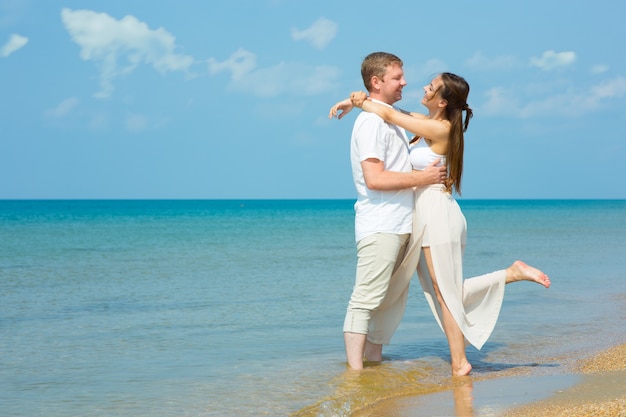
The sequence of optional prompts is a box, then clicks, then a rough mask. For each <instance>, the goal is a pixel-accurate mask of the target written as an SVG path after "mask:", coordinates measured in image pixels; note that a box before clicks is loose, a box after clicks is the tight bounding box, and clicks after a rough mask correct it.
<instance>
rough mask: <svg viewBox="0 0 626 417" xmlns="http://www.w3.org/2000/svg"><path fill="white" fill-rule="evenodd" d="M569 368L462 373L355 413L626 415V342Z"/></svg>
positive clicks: (364, 416) (419, 416)
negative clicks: (438, 387) (443, 385)
mask: <svg viewBox="0 0 626 417" xmlns="http://www.w3.org/2000/svg"><path fill="white" fill-rule="evenodd" d="M566 362H567V361H566ZM565 367H566V368H567V370H566V371H565V373H564V374H560V375H539V376H533V375H505V376H502V375H500V376H498V377H495V378H494V377H491V378H490V377H487V378H480V377H476V376H473V377H468V378H458V379H456V380H452V382H451V383H450V386H449V387H448V388H447V389H445V390H442V391H441V392H436V393H433V394H428V395H423V396H406V397H398V398H390V399H388V400H384V401H381V402H380V403H378V404H376V405H375V406H372V407H368V408H367V409H365V410H361V411H359V412H358V413H356V414H355V416H357V417H373V416H387V417H426V416H428V417H437V416H440V417H447V416H456V417H461V416H463V417H482V416H489V417H495V416H498V417H535V416H536V417H545V416H551V417H553V416H554V417H566V416H567V417H572V416H594V417H623V416H626V344H622V345H618V346H615V347H612V348H610V349H607V350H605V351H602V352H600V353H597V354H595V355H593V356H591V357H588V358H583V359H580V360H576V361H571V362H567V363H566V364H565Z"/></svg>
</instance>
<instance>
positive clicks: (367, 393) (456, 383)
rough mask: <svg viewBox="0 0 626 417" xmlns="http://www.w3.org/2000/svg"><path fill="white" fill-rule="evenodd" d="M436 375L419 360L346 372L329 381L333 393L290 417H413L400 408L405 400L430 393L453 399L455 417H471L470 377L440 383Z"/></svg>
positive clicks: (409, 411) (409, 412) (408, 411)
mask: <svg viewBox="0 0 626 417" xmlns="http://www.w3.org/2000/svg"><path fill="white" fill-rule="evenodd" d="M436 374H438V372H436V371H435V370H434V369H432V368H431V366H429V365H428V364H426V363H425V362H420V361H410V362H391V363H383V364H380V365H377V366H369V367H366V368H365V369H364V370H362V371H354V370H351V369H347V370H346V371H345V372H343V373H342V374H341V375H338V376H337V377H336V378H334V380H332V381H330V383H329V385H331V387H332V391H333V394H331V395H330V396H329V397H327V398H326V399H324V400H322V401H320V402H319V403H317V404H314V405H311V406H309V407H306V408H304V409H302V410H300V411H298V412H296V413H294V414H292V416H293V417H309V416H311V417H312V416H315V417H331V416H332V417H373V416H380V415H385V416H388V417H392V416H396V417H401V416H412V414H411V408H412V407H411V406H409V407H408V408H407V407H405V406H403V405H404V404H403V403H405V400H407V399H410V398H416V397H420V396H423V395H426V394H432V393H440V394H441V395H447V392H449V393H450V394H452V396H453V399H454V409H455V412H456V416H457V417H473V416H474V410H473V395H472V391H473V384H472V379H471V377H459V378H451V379H450V378H443V380H442V378H441V376H440V375H439V376H438V377H436V378H433V375H436ZM446 391H447V392H446ZM448 398H449V397H448ZM450 411H451V410H450ZM381 413H382V414H381Z"/></svg>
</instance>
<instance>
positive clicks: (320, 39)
mask: <svg viewBox="0 0 626 417" xmlns="http://www.w3.org/2000/svg"><path fill="white" fill-rule="evenodd" d="M337 28H338V26H337V23H335V22H333V21H332V20H328V19H326V18H324V17H320V18H319V19H317V20H316V21H315V22H313V24H312V25H311V27H310V28H308V29H304V30H298V29H295V28H293V29H291V38H292V39H293V40H295V41H300V40H305V41H307V42H309V43H310V44H311V45H312V46H313V47H314V48H315V49H324V48H325V47H326V46H327V45H328V44H329V43H330V41H332V40H333V38H334V37H335V35H337Z"/></svg>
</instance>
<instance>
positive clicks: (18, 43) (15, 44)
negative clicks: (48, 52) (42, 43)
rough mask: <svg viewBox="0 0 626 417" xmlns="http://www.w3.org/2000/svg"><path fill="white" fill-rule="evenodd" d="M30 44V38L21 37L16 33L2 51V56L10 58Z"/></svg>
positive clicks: (0, 53) (0, 50)
mask: <svg viewBox="0 0 626 417" xmlns="http://www.w3.org/2000/svg"><path fill="white" fill-rule="evenodd" d="M27 43H28V38H27V37H25V36H20V35H18V34H16V33H13V34H11V36H10V37H9V40H8V41H7V43H5V44H4V46H3V47H2V48H1V49H0V56H1V57H3V58H6V57H8V56H9V55H11V54H12V53H13V52H15V51H17V50H18V49H21V48H23V47H24V45H26V44H27Z"/></svg>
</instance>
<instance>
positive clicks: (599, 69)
mask: <svg viewBox="0 0 626 417" xmlns="http://www.w3.org/2000/svg"><path fill="white" fill-rule="evenodd" d="M608 70H609V67H608V66H607V65H594V66H593V67H591V73H592V74H604V73H605V72H607V71H608Z"/></svg>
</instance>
